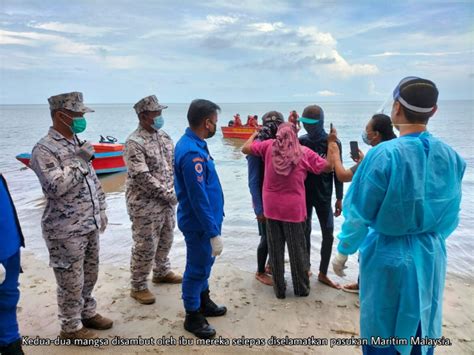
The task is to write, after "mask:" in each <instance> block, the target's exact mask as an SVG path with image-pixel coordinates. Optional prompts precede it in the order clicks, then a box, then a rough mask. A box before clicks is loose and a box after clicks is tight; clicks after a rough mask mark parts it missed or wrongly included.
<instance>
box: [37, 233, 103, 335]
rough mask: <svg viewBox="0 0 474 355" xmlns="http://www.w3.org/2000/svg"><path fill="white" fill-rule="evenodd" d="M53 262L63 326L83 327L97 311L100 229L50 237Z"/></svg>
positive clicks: (49, 248) (51, 264)
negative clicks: (86, 320) (55, 237)
mask: <svg viewBox="0 0 474 355" xmlns="http://www.w3.org/2000/svg"><path fill="white" fill-rule="evenodd" d="M46 245H47V247H48V250H49V265H50V266H51V267H52V268H53V270H54V276H55V277H56V283H57V298H58V309H59V314H58V316H59V320H60V321H61V330H63V331H64V332H68V333H69V332H74V331H76V330H79V329H80V328H82V323H81V319H87V318H91V317H93V316H95V314H96V305H97V304H96V301H95V299H94V297H92V290H93V289H94V285H95V283H96V282H97V275H98V272H99V232H98V231H94V232H92V233H89V234H85V235H77V236H73V237H70V238H66V239H54V240H46Z"/></svg>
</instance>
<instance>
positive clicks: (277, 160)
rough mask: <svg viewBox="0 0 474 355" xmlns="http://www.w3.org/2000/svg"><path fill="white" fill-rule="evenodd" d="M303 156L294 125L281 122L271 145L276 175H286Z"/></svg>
mask: <svg viewBox="0 0 474 355" xmlns="http://www.w3.org/2000/svg"><path fill="white" fill-rule="evenodd" d="M302 156H303V149H302V148H301V145H300V142H299V140H298V137H297V136H296V130H295V126H294V125H293V124H291V123H282V124H281V125H280V126H279V127H278V131H277V134H276V139H275V140H274V141H273V145H272V163H273V168H274V169H275V172H276V173H277V174H278V175H284V176H288V175H289V174H290V173H291V171H292V170H293V168H294V167H295V166H297V165H298V163H299V162H300V160H301V158H302Z"/></svg>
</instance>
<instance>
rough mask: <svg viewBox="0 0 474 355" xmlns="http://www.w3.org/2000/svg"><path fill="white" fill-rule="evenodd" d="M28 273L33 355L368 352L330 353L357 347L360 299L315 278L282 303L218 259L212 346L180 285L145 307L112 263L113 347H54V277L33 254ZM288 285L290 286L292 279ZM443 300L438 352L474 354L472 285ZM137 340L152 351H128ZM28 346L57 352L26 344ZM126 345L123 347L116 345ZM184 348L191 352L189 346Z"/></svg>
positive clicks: (452, 281) (22, 315) (105, 270)
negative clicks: (442, 340) (221, 308)
mask: <svg viewBox="0 0 474 355" xmlns="http://www.w3.org/2000/svg"><path fill="white" fill-rule="evenodd" d="M22 266H23V269H24V274H22V275H21V276H20V283H21V299H20V303H19V305H18V320H19V323H20V332H21V334H22V336H23V337H24V346H23V348H24V351H25V353H26V354H45V353H48V354H65V353H67V354H93V353H98V354H108V353H121V354H124V353H128V354H135V353H142V352H146V353H162V352H173V353H247V352H257V351H258V352H264V353H269V354H270V353H271V354H280V353H281V354H283V353H284V354H290V353H312V354H327V353H334V354H358V353H361V348H360V347H358V346H355V345H345V346H333V347H331V342H350V340H351V337H355V338H358V336H359V308H358V306H357V300H358V297H357V296H356V295H353V294H348V293H345V292H343V291H338V290H334V289H331V288H329V287H327V286H324V285H323V284H321V283H319V282H317V280H316V278H315V276H313V277H312V278H311V294H310V296H309V297H306V298H296V297H294V296H293V294H292V288H291V286H290V287H289V289H288V291H287V298H286V299H284V300H278V299H276V298H275V296H274V294H273V289H272V288H271V287H268V286H264V285H262V284H260V283H259V282H258V281H256V280H255V278H254V274H253V273H250V272H245V271H241V270H239V269H237V268H236V267H234V266H232V265H230V264H225V263H221V262H219V260H218V261H217V262H216V265H215V267H214V269H213V273H212V276H211V280H210V288H211V292H212V295H213V298H214V299H215V300H216V301H217V302H218V303H221V304H225V305H226V306H227V307H228V313H227V315H226V316H224V317H220V318H210V319H209V321H210V323H211V324H212V325H214V326H215V328H216V329H217V337H216V338H215V340H214V342H215V343H213V344H212V345H201V344H198V343H197V338H195V337H193V336H192V335H191V334H190V333H187V332H186V331H185V330H184V329H183V318H184V310H183V306H182V301H181V299H180V297H181V287H180V285H159V286H156V285H152V286H151V290H152V292H154V293H155V295H156V296H157V302H156V303H155V304H153V305H148V306H144V305H140V304H138V303H137V302H136V301H135V300H133V299H132V298H130V297H129V271H128V265H122V266H118V267H117V266H113V265H107V264H102V265H101V267H100V274H99V281H98V283H97V286H96V288H95V296H96V298H97V300H98V311H99V312H100V313H101V314H103V315H106V316H108V317H110V318H112V319H113V320H114V321H115V324H114V327H113V328H112V329H110V330H107V331H98V333H99V335H100V337H101V340H100V344H108V345H105V346H104V345H102V346H97V347H94V346H88V347H76V346H65V345H55V344H54V340H55V339H56V337H57V335H58V334H59V322H58V319H57V304H56V286H55V281H54V276H53V273H52V270H51V269H50V268H49V267H48V265H47V264H46V263H45V262H43V261H40V260H38V259H36V257H35V256H34V255H33V254H32V253H29V252H25V253H23V260H22ZM179 271H183V270H179ZM288 283H289V285H291V280H288ZM444 296H445V299H444V319H443V330H444V332H443V335H444V337H446V338H448V339H449V341H450V343H451V344H452V345H451V346H439V347H437V349H436V350H435V352H436V353H440V354H470V353H472V349H473V347H474V343H473V338H472V336H473V333H474V332H473V330H474V327H473V322H474V301H473V300H474V292H473V283H472V282H470V281H467V280H460V279H458V278H455V277H453V276H450V275H448V277H447V281H446V289H445V295H444ZM272 336H274V337H275V338H277V339H283V340H285V337H288V339H287V341H296V340H297V339H307V338H310V340H311V341H312V344H313V345H304V346H291V345H285V344H280V345H273V346H272V345H269V343H270V344H271V343H272V342H273V343H276V342H277V341H278V340H276V339H275V338H272ZM139 337H140V338H141V339H139ZM311 337H313V338H311ZM130 339H135V341H141V342H142V343H143V344H153V345H143V346H137V345H124V344H126V343H128V342H129V341H130ZM26 342H29V343H30V344H37V343H41V344H47V343H50V345H25V344H26ZM119 342H120V343H122V345H121V346H120V345H117V344H118V343H119ZM184 342H187V343H188V345H183V344H184ZM326 342H327V345H326V344H325V343H326ZM250 343H254V345H251V344H250ZM280 343H281V341H280ZM180 344H181V345H180ZM191 344H192V345H191ZM241 344H242V345H241ZM319 344H320V345H319ZM98 345H99V344H98Z"/></svg>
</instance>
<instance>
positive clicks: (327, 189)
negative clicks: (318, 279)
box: [299, 134, 344, 275]
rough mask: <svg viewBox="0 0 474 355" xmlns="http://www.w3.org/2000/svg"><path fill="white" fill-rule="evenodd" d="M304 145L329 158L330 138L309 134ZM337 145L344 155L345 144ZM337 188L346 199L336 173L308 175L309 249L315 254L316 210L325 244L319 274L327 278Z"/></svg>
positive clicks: (307, 221) (307, 220)
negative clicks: (312, 222)
mask: <svg viewBox="0 0 474 355" xmlns="http://www.w3.org/2000/svg"><path fill="white" fill-rule="evenodd" d="M299 140H300V143H301V144H302V145H304V146H306V147H308V148H310V149H311V150H312V151H314V152H316V153H318V154H319V155H320V156H321V157H323V158H326V157H327V150H328V144H327V140H326V139H313V138H312V137H310V135H309V134H305V135H304V136H301V137H300V138H299ZM337 145H338V146H339V151H340V152H341V156H342V148H341V142H340V141H339V140H338V141H337ZM333 184H334V186H335V187H336V199H338V200H342V197H343V194H344V186H343V183H342V182H340V181H339V180H338V179H337V177H336V174H334V173H333V172H331V173H322V174H321V175H314V174H311V173H308V177H307V178H306V181H305V188H306V210H307V219H306V229H305V238H306V247H307V249H308V255H310V254H311V229H312V226H311V221H312V215H313V207H314V208H315V209H316V214H317V216H318V219H319V225H320V226H321V234H322V237H323V239H322V243H321V262H320V265H319V271H320V272H321V273H322V274H324V275H326V274H327V271H328V266H329V261H330V259H331V251H332V243H333V241H334V235H333V233H334V215H333V209H332V204H331V199H332V187H333Z"/></svg>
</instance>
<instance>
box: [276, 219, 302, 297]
mask: <svg viewBox="0 0 474 355" xmlns="http://www.w3.org/2000/svg"><path fill="white" fill-rule="evenodd" d="M305 224H306V223H305V222H301V223H291V222H282V221H277V220H273V219H267V237H268V252H269V254H270V260H271V265H272V277H273V290H274V291H275V295H276V296H277V297H278V298H285V291H286V285H285V243H286V245H287V246H288V254H289V256H290V266H291V278H292V281H293V289H294V291H295V295H296V296H307V295H309V276H308V270H309V257H308V252H307V250H306V242H305V238H304V229H305Z"/></svg>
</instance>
